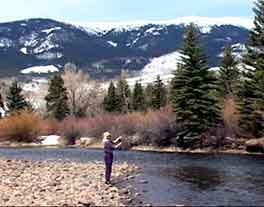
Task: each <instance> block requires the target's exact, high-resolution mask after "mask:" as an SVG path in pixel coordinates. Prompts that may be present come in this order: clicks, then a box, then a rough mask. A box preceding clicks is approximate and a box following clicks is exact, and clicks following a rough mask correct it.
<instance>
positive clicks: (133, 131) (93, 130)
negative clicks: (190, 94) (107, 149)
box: [41, 107, 174, 145]
mask: <svg viewBox="0 0 264 207" xmlns="http://www.w3.org/2000/svg"><path fill="white" fill-rule="evenodd" d="M173 121H174V114H173V113H172V110H171V108H170V107H166V108H164V109H162V110H159V111H152V110H150V111H148V112H145V113H141V112H133V113H129V114H120V115H117V114H109V113H107V114H101V115H98V116H96V117H94V118H74V117H69V118H67V119H65V120H64V121H63V122H61V123H58V122H57V123H56V121H54V120H50V121H49V120H45V121H43V122H42V124H41V132H42V134H43V133H44V134H43V135H47V134H54V133H57V134H59V135H61V136H64V137H66V138H68V139H71V138H73V137H75V138H80V137H94V138H101V136H102V134H103V133H104V132H105V131H109V132H111V133H112V135H113V136H114V137H116V136H121V135H122V136H124V137H129V139H131V138H132V137H133V136H134V135H138V136H139V137H140V140H136V142H140V143H153V144H155V143H156V142H157V144H158V145H159V143H158V141H160V140H167V141H168V139H169V134H168V132H169V131H170V130H171V129H172V123H173ZM127 141H128V142H130V141H131V140H127ZM133 142H135V140H133Z"/></svg>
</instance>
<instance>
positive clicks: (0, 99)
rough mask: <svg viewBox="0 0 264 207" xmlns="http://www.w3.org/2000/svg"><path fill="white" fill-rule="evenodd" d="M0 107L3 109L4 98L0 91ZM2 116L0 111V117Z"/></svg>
mask: <svg viewBox="0 0 264 207" xmlns="http://www.w3.org/2000/svg"><path fill="white" fill-rule="evenodd" d="M0 109H2V110H4V100H3V97H2V95H1V93H0ZM1 118H2V113H1V112H0V119H1Z"/></svg>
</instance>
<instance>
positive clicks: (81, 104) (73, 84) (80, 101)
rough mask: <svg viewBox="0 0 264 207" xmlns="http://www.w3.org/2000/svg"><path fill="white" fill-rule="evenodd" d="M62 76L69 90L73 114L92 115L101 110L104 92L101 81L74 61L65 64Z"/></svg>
mask: <svg viewBox="0 0 264 207" xmlns="http://www.w3.org/2000/svg"><path fill="white" fill-rule="evenodd" d="M62 78H63V80H64V84H65V87H66V88H67V90H68V98H69V107H70V111H71V115H73V116H86V115H88V116H92V115H94V114H95V113H98V112H99V111H100V103H101V102H102V92H101V90H100V86H99V83H97V82H96V81H94V80H92V79H90V77H89V75H88V74H87V73H84V72H83V71H82V70H78V69H77V67H76V65H74V64H72V63H67V64H66V65H65V66H64V74H63V75H62Z"/></svg>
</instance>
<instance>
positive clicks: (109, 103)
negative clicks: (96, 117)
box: [103, 81, 121, 112]
mask: <svg viewBox="0 0 264 207" xmlns="http://www.w3.org/2000/svg"><path fill="white" fill-rule="evenodd" d="M103 105H104V109H105V110H106V111H108V112H120V111H121V107H120V100H119V97H118V95H117V92H116V87H115V85H114V83H113V82H112V81H111V83H110V85H109V88H108V92H107V95H106V96H105V98H104V102H103Z"/></svg>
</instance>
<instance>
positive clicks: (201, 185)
mask: <svg viewBox="0 0 264 207" xmlns="http://www.w3.org/2000/svg"><path fill="white" fill-rule="evenodd" d="M166 174H167V175H168V176H173V177H175V178H176V179H178V180H180V181H183V182H188V183H191V184H192V185H193V186H194V187H195V188H198V189H200V190H208V189H210V188H214V187H216V186H217V185H219V184H221V183H223V182H224V179H223V174H222V173H220V172H219V171H218V170H216V169H212V168H207V167H198V166H185V167H181V168H177V169H169V170H166Z"/></svg>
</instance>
